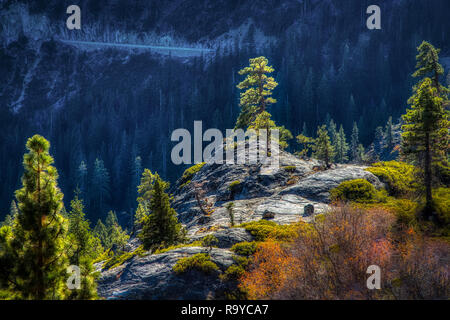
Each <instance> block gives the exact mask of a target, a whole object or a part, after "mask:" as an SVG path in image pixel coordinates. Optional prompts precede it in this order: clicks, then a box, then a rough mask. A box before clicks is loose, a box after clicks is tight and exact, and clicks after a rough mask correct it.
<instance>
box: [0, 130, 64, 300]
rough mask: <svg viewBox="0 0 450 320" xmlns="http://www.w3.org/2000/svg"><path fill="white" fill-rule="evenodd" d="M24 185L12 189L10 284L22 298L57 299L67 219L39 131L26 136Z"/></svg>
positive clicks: (60, 292)
mask: <svg viewBox="0 0 450 320" xmlns="http://www.w3.org/2000/svg"><path fill="white" fill-rule="evenodd" d="M26 147H27V149H28V153H27V154H25V156H24V161H23V165H24V169H25V172H24V174H23V177H22V184H23V187H22V188H21V189H20V190H17V191H16V198H17V201H18V209H19V212H20V214H18V216H17V223H15V224H14V227H13V228H12V230H11V232H12V233H11V238H10V241H9V243H10V248H11V252H12V254H13V255H14V257H15V259H16V260H15V261H14V266H13V268H12V270H10V271H11V274H12V280H11V287H10V289H11V290H12V291H13V292H16V293H17V295H18V297H20V298H22V299H39V300H41V299H62V298H65V297H66V296H67V293H68V290H67V287H66V279H67V274H66V269H67V267H68V265H69V264H68V260H67V256H66V254H65V252H64V249H65V241H64V239H65V236H66V234H67V221H65V219H64V218H63V216H62V215H61V209H62V208H63V202H62V199H63V194H62V193H61V191H60V190H59V188H58V185H57V179H58V173H57V171H56V169H55V168H54V167H53V166H52V164H53V158H52V157H51V156H50V154H49V148H50V143H49V142H48V141H47V140H46V139H45V138H44V137H42V136H39V135H35V136H33V137H32V138H30V139H28V141H27V144H26Z"/></svg>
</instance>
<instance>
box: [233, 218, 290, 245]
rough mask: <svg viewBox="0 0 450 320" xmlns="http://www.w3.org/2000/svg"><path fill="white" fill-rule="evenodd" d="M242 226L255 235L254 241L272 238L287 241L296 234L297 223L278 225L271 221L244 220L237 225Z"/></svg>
mask: <svg viewBox="0 0 450 320" xmlns="http://www.w3.org/2000/svg"><path fill="white" fill-rule="evenodd" d="M239 227H240V228H244V229H245V230H247V231H248V232H250V234H251V235H252V236H253V237H255V240H256V241H264V240H266V239H274V240H278V241H289V240H291V239H293V238H294V237H295V236H296V235H297V225H296V224H291V225H279V224H277V223H275V222H273V221H268V220H264V219H263V220H259V221H252V222H246V223H243V224H241V225H240V226H239Z"/></svg>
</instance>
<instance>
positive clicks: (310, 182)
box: [281, 166, 382, 203]
mask: <svg viewBox="0 0 450 320" xmlns="http://www.w3.org/2000/svg"><path fill="white" fill-rule="evenodd" d="M354 179H366V180H367V181H369V182H370V183H372V184H373V185H374V186H375V187H376V188H380V187H382V183H381V182H380V180H379V179H378V178H377V177H376V176H374V175H373V174H372V173H370V172H368V171H365V170H364V167H356V166H341V167H338V168H336V169H332V170H327V171H323V172H318V173H315V174H313V175H311V176H309V177H307V178H305V179H302V180H301V181H300V182H299V183H297V184H296V185H294V186H292V187H289V188H286V189H285V190H283V191H282V192H281V194H295V195H299V196H302V197H304V198H306V199H309V200H314V201H319V202H325V203H326V202H328V201H329V196H330V190H331V189H334V188H336V187H337V186H338V185H339V184H341V183H342V182H344V181H347V180H354Z"/></svg>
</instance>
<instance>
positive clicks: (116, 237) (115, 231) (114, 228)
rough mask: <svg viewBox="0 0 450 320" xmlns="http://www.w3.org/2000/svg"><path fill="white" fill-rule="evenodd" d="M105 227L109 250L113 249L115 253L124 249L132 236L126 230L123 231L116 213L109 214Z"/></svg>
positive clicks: (110, 212)
mask: <svg viewBox="0 0 450 320" xmlns="http://www.w3.org/2000/svg"><path fill="white" fill-rule="evenodd" d="M105 227H106V232H107V239H106V246H107V248H110V249H113V251H116V250H118V249H123V248H124V246H125V245H126V244H127V241H128V239H129V238H130V236H129V235H128V234H127V232H126V230H122V227H121V226H120V224H119V221H118V220H117V215H116V213H115V212H114V211H109V212H108V215H107V216H106V220H105Z"/></svg>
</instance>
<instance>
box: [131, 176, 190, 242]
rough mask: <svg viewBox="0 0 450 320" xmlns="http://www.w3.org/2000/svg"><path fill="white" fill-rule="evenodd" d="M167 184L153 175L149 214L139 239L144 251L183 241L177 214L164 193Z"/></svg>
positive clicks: (143, 222) (144, 220) (144, 221)
mask: <svg viewBox="0 0 450 320" xmlns="http://www.w3.org/2000/svg"><path fill="white" fill-rule="evenodd" d="M167 187H168V183H166V182H164V181H162V180H161V178H160V177H159V175H158V174H157V173H155V180H154V184H153V188H152V190H151V197H150V206H149V210H150V214H149V215H147V216H146V217H145V218H144V219H143V221H142V224H143V228H142V232H141V233H140V234H139V238H140V239H141V240H142V242H143V244H144V248H145V249H152V248H156V247H158V246H170V245H173V244H176V243H178V242H181V241H183V240H184V232H183V230H184V229H183V228H182V226H181V224H180V223H179V222H178V219H177V213H176V212H175V210H174V209H173V208H171V206H170V198H169V195H168V194H167V193H166V192H165V190H166V189H167Z"/></svg>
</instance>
